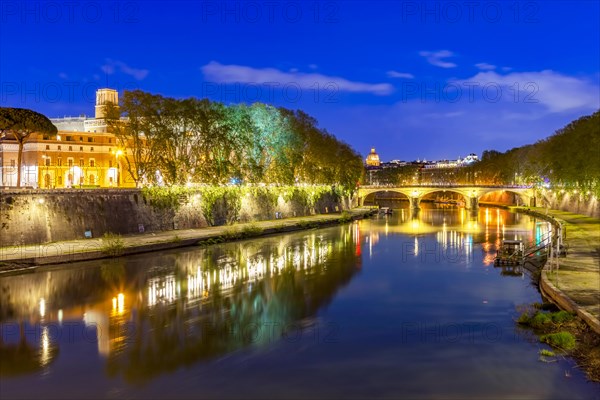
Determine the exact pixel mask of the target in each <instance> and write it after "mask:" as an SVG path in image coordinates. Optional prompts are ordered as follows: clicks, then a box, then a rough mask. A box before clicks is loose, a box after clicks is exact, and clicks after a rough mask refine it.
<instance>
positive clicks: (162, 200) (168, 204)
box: [142, 186, 191, 210]
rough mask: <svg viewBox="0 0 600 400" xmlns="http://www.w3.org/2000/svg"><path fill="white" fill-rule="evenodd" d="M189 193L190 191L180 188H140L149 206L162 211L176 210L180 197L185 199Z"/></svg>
mask: <svg viewBox="0 0 600 400" xmlns="http://www.w3.org/2000/svg"><path fill="white" fill-rule="evenodd" d="M190 193H191V191H190V189H188V188H185V187H182V186H171V187H163V186H148V187H144V188H142V195H143V196H144V199H146V201H148V202H149V203H150V205H151V206H153V207H155V208H158V209H162V210H165V209H169V208H171V209H173V210H177V209H178V208H179V205H180V200H181V199H182V197H187V196H188V195H189V194H190Z"/></svg>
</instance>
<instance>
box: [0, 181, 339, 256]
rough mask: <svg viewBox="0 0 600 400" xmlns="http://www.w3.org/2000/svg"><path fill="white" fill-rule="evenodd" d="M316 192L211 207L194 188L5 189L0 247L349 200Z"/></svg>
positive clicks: (320, 209)
mask: <svg viewBox="0 0 600 400" xmlns="http://www.w3.org/2000/svg"><path fill="white" fill-rule="evenodd" d="M305 190H310V188H309V189H305ZM315 193H316V194H314V195H313V196H312V198H311V199H310V201H307V199H306V197H302V196H301V194H302V192H301V191H299V190H296V191H293V194H292V195H289V196H281V195H277V194H274V193H269V192H268V189H263V190H262V191H255V192H254V194H253V193H245V194H243V195H242V196H240V197H241V198H237V199H235V198H232V196H229V197H226V196H224V197H222V198H220V197H217V198H216V199H213V200H212V205H211V207H210V209H209V210H208V209H207V207H206V201H205V200H203V194H202V193H201V192H197V193H194V192H193V191H188V192H186V193H184V194H180V195H178V196H176V197H175V199H176V201H174V202H173V201H171V202H162V203H161V202H158V201H156V199H155V198H152V197H151V196H149V195H148V194H147V193H144V192H143V191H141V190H138V189H119V190H115V189H97V190H3V191H2V192H0V247H5V246H18V245H26V244H38V243H49V242H54V241H61V240H72V239H83V238H84V237H85V233H86V231H89V232H91V234H92V235H93V237H100V236H102V235H103V234H104V233H107V232H111V233H118V234H123V235H124V234H133V233H140V232H142V231H143V232H157V231H165V230H173V229H190V228H202V227H206V226H211V225H224V224H227V223H232V222H238V221H239V222H248V221H253V220H266V219H274V218H275V213H281V214H280V216H281V217H283V218H287V217H293V216H303V215H311V214H315V213H330V212H336V211H341V210H343V209H345V208H347V207H348V206H349V200H348V199H343V198H340V196H338V195H336V194H335V193H334V192H333V191H332V190H328V189H327V188H325V189H324V188H323V187H321V188H320V190H318V191H315ZM265 196H266V197H268V199H267V198H264V197H265ZM203 201H204V204H203ZM208 213H209V214H210V215H205V214H208Z"/></svg>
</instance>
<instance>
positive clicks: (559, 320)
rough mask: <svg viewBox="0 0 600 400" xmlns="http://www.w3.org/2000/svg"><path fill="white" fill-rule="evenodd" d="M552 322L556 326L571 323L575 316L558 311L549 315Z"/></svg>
mask: <svg viewBox="0 0 600 400" xmlns="http://www.w3.org/2000/svg"><path fill="white" fill-rule="evenodd" d="M551 318H552V322H553V323H555V324H558V325H561V324H564V323H567V322H571V321H573V319H575V316H574V315H573V314H571V313H570V312H568V311H558V312H555V313H552V314H551Z"/></svg>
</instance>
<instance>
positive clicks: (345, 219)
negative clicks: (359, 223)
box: [340, 211, 352, 224]
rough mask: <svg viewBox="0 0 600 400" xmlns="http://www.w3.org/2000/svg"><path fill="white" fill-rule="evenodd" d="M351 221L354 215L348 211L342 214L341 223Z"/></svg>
mask: <svg viewBox="0 0 600 400" xmlns="http://www.w3.org/2000/svg"><path fill="white" fill-rule="evenodd" d="M350 221H352V215H350V213H349V212H348V211H344V212H342V215H341V216H340V223H342V224H344V223H346V222H350Z"/></svg>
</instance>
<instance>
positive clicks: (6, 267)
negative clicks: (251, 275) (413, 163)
mask: <svg viewBox="0 0 600 400" xmlns="http://www.w3.org/2000/svg"><path fill="white" fill-rule="evenodd" d="M372 212H373V211H372V210H371V209H369V208H363V207H361V208H356V209H353V210H349V211H347V213H348V215H347V216H344V215H342V214H339V213H332V214H319V215H312V216H306V217H295V218H286V219H275V220H267V221H256V222H252V223H246V224H235V225H225V226H214V227H207V228H199V229H182V230H173V231H163V232H151V233H144V234H133V235H124V236H122V237H120V239H121V240H122V249H121V250H120V251H119V255H124V256H125V255H131V254H137V253H143V252H149V251H158V250H167V249H173V248H178V247H185V246H192V245H195V244H197V243H199V242H202V241H208V240H210V239H213V240H214V239H217V238H224V239H225V240H227V239H228V240H235V239H236V238H241V236H239V235H240V234H243V233H244V232H245V228H246V229H248V231H246V232H248V234H249V235H251V236H260V235H268V234H274V233H284V232H291V231H296V230H300V229H306V228H312V227H318V226H325V225H330V224H335V223H339V222H344V219H345V218H351V219H360V218H364V217H365V216H367V215H370V214H371V213H372ZM236 235H238V236H237V237H236ZM109 256H110V254H108V253H107V251H106V243H105V240H104V239H103V238H93V239H78V240H68V241H61V242H52V243H44V244H34V245H24V246H11V247H0V276H1V275H2V274H4V273H18V272H25V271H31V270H34V269H35V268H37V267H38V266H40V265H45V264H58V263H65V262H75V261H84V260H93V259H100V258H106V257H109Z"/></svg>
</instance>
